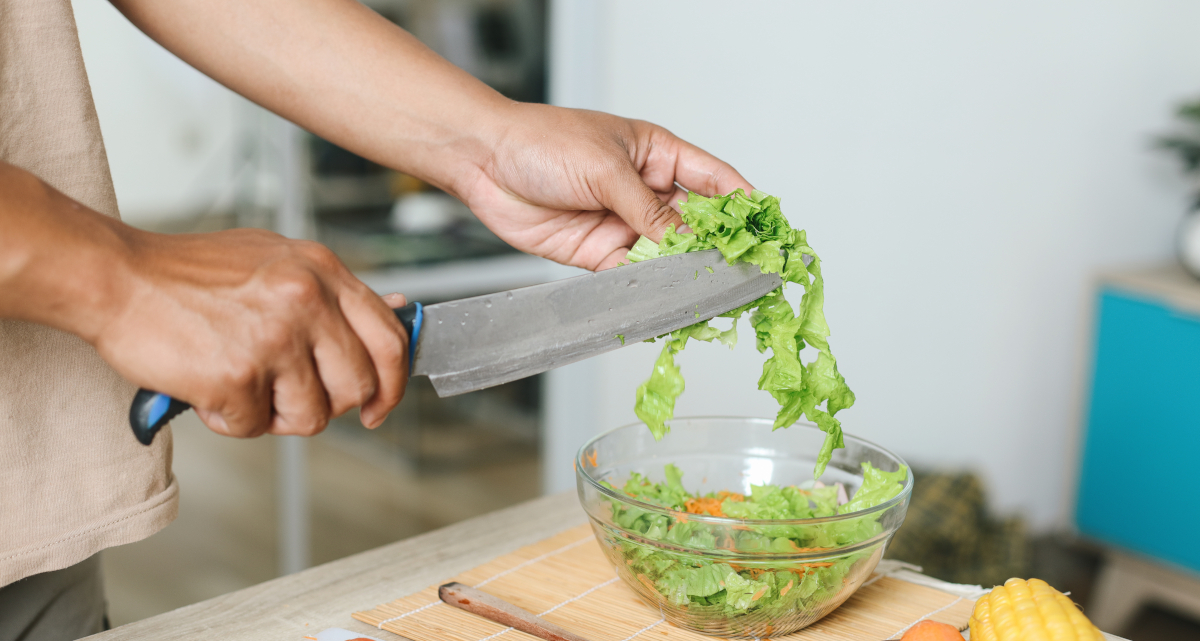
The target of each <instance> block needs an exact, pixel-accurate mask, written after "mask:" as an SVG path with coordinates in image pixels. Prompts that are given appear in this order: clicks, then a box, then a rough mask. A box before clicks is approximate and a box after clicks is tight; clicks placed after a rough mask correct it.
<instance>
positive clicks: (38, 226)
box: [0, 162, 132, 340]
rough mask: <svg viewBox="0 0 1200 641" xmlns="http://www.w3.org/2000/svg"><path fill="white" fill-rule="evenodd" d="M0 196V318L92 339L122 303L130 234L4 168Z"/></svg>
mask: <svg viewBox="0 0 1200 641" xmlns="http://www.w3.org/2000/svg"><path fill="white" fill-rule="evenodd" d="M0 196H2V197H0V318H13V319H19V320H27V321H32V322H35V323H41V324H43V325H50V326H51V327H56V328H58V329H61V330H64V331H68V332H71V333H74V334H77V335H79V336H82V337H83V338H84V339H85V340H92V339H94V338H95V336H96V335H97V334H98V333H99V332H100V331H101V329H102V328H103V325H104V323H106V322H107V321H108V319H109V318H110V316H111V314H112V312H113V310H114V308H115V307H116V306H117V305H118V304H119V303H118V301H119V299H120V298H121V297H122V296H123V295H124V285H123V282H122V279H121V277H120V271H121V265H122V264H124V261H125V258H126V256H127V255H128V243H127V240H128V234H129V233H130V232H131V231H132V229H131V228H129V227H126V226H125V225H123V224H122V223H121V222H120V221H118V220H116V219H113V218H109V217H107V216H104V215H102V214H100V213H97V212H95V211H92V210H90V209H88V208H87V207H84V206H83V205H80V204H79V203H77V202H75V201H73V200H71V199H70V198H67V197H66V196H64V195H62V194H61V193H59V192H57V191H55V190H54V189H52V188H51V187H50V186H48V185H47V184H45V183H44V182H42V181H41V180H39V179H38V178H37V177H36V176H34V175H33V174H30V173H29V172H27V171H25V170H23V169H20V168H17V167H14V166H13V165H10V164H7V163H4V162H0Z"/></svg>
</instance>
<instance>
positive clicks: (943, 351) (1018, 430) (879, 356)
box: [545, 0, 1200, 529]
mask: <svg viewBox="0 0 1200 641" xmlns="http://www.w3.org/2000/svg"><path fill="white" fill-rule="evenodd" d="M555 6H556V7H559V8H561V9H562V10H561V11H560V13H559V14H558V21H555V22H552V27H553V28H557V29H558V31H557V32H556V31H553V29H552V32H551V36H552V40H551V41H552V43H553V49H552V52H553V55H552V57H551V61H552V67H551V68H552V75H551V88H552V96H553V97H554V98H555V99H556V100H557V101H559V102H560V103H562V104H567V105H572V106H585V107H589V108H594V109H602V110H606V111H612V112H615V113H618V114H620V115H623V116H629V117H635V118H643V119H646V120H650V121H653V122H656V123H659V124H662V125H664V126H666V127H668V128H669V129H671V130H672V131H674V132H675V133H676V134H678V135H680V136H682V137H684V138H685V139H687V140H689V141H691V142H693V143H695V144H697V145H700V146H701V147H703V148H705V149H707V150H709V151H711V152H713V153H714V154H716V155H718V156H720V157H721V158H723V159H725V160H727V161H728V162H730V163H731V164H733V165H734V166H735V167H736V168H737V169H738V170H739V171H740V172H741V173H742V174H743V175H744V176H746V177H747V179H748V180H750V182H751V183H752V184H754V185H755V186H756V187H757V188H759V189H762V190H764V191H767V192H769V193H771V194H776V195H778V196H780V197H781V198H782V199H783V207H784V212H785V213H786V214H787V215H788V217H789V218H790V220H791V221H792V222H793V224H795V225H796V226H798V227H802V228H804V229H807V230H808V234H809V236H808V238H809V241H810V242H811V243H812V245H813V247H814V248H815V249H816V250H817V251H818V252H820V255H821V258H822V259H823V261H824V268H825V269H824V272H825V277H826V282H827V287H826V313H827V314H828V318H829V324H830V327H831V328H832V330H833V336H832V339H831V340H832V343H831V344H832V346H833V350H834V354H835V355H836V356H837V357H838V359H839V368H840V370H841V372H842V373H843V374H844V375H845V376H846V379H847V381H848V382H849V384H850V386H851V387H852V388H853V389H854V391H855V392H856V394H857V396H858V402H857V404H856V405H855V406H854V407H852V408H850V409H848V410H845V411H844V412H843V413H842V414H840V415H839V418H841V419H842V421H843V424H844V426H845V428H846V430H847V431H849V432H852V433H855V434H858V435H861V436H864V437H866V438H869V439H872V440H874V441H876V442H879V443H881V444H884V445H886V446H888V447H890V448H893V449H895V450H896V451H897V452H898V453H900V454H901V455H902V456H904V457H906V458H908V459H909V460H910V461H912V462H914V464H917V465H921V466H924V467H927V468H932V467H936V468H965V469H971V470H975V471H977V472H979V473H980V474H981V475H982V476H983V478H984V480H985V481H986V484H987V486H988V488H989V490H990V496H991V497H992V498H993V499H994V501H995V504H996V506H997V508H998V509H999V510H1001V511H1006V512H1021V513H1024V514H1026V515H1028V517H1029V518H1030V519H1031V521H1032V523H1033V524H1034V525H1035V526H1037V527H1039V528H1042V529H1045V528H1047V527H1050V526H1063V525H1065V524H1066V523H1067V522H1068V520H1069V517H1070V496H1071V492H1072V485H1073V478H1074V469H1075V465H1076V463H1075V461H1076V457H1077V451H1076V433H1077V428H1078V423H1079V420H1080V412H1079V407H1080V404H1081V393H1082V391H1083V390H1082V389H1081V388H1082V386H1081V381H1083V380H1084V375H1085V368H1086V365H1087V363H1086V362H1085V358H1086V357H1087V354H1088V349H1087V348H1088V346H1089V332H1090V319H1089V316H1088V311H1089V305H1090V300H1091V295H1092V294H1091V289H1090V286H1089V285H1090V283H1089V279H1090V276H1091V275H1092V274H1093V273H1094V272H1095V271H1096V270H1098V269H1101V268H1114V267H1120V266H1125V265H1130V264H1137V263H1145V262H1153V261H1161V260H1168V259H1169V258H1170V256H1171V254H1172V242H1173V232H1174V229H1175V226H1176V225H1177V223H1178V221H1179V219H1180V216H1181V214H1182V212H1183V211H1184V210H1185V209H1186V206H1187V202H1186V200H1187V197H1188V193H1187V188H1186V185H1185V184H1184V182H1183V180H1182V179H1181V178H1180V177H1178V175H1177V171H1176V168H1175V167H1174V166H1173V164H1171V162H1170V161H1169V159H1167V158H1163V157H1159V156H1160V155H1159V154H1158V152H1155V151H1153V150H1152V149H1151V147H1150V141H1151V137H1152V136H1153V135H1154V134H1156V133H1159V132H1161V131H1163V130H1164V129H1165V128H1168V127H1169V123H1170V121H1171V113H1172V109H1173V107H1174V106H1175V105H1176V104H1177V103H1179V102H1180V101H1181V100H1183V99H1184V98H1187V97H1190V96H1193V95H1195V94H1196V92H1197V90H1198V89H1200V41H1197V40H1196V38H1195V37H1194V32H1193V29H1192V28H1191V25H1194V24H1196V21H1197V20H1200V5H1196V4H1195V3H1189V2H1182V1H1169V0H1154V1H1151V2H1090V1H1083V0H1080V1H1069V2H1057V3H1051V4H1047V3H1044V2H1036V1H1034V0H1017V1H1014V2H1005V3H961V2H950V1H945V0H914V1H910V2H903V3H896V2H886V1H883V0H880V1H866V2H855V3H828V2H791V1H779V2H751V3H738V4H737V5H736V8H735V7H734V5H732V4H730V3H726V2H719V1H710V0H698V1H694V2H689V3H686V5H681V4H680V3H672V2H660V1H654V0H637V1H633V0H629V1H626V0H614V1H610V2H603V3H591V2H578V1H573V0H561V1H560V2H558V3H557V4H556V5H555ZM583 33H586V34H587V35H586V36H585V37H582V38H579V39H576V38H575V37H574V35H575V34H583ZM556 88H561V92H556ZM746 347H747V346H745V345H743V346H740V348H739V349H738V350H736V351H734V352H732V353H730V352H728V351H727V350H725V349H724V348H723V347H720V346H714V345H695V344H694V345H693V346H692V347H689V349H688V350H686V351H685V352H684V353H683V354H682V355H681V356H680V357H679V358H678V359H677V362H678V363H680V364H681V366H682V368H683V373H684V376H685V378H686V379H687V391H685V392H684V395H683V396H682V397H681V398H680V399H679V403H678V406H677V410H676V411H677V414H678V415H697V414H738V415H746V414H754V415H772V414H773V413H774V411H775V407H774V406H773V400H772V399H771V398H770V397H769V396H768V395H767V394H766V393H765V392H759V391H757V390H756V389H755V386H754V381H756V380H757V377H758V375H759V372H760V369H761V363H762V359H761V357H760V356H759V355H758V354H757V353H755V352H754V350H752V349H746ZM657 353H658V346H656V345H637V346H634V347H631V348H629V349H625V350H620V351H618V352H614V353H611V354H608V355H605V356H602V357H600V358H597V359H593V360H592V361H588V362H586V363H582V364H578V365H574V366H571V367H573V368H575V369H576V370H577V372H576V373H575V376H576V377H577V378H578V379H579V380H588V381H590V383H591V384H592V385H594V388H592V387H591V386H590V385H580V386H579V387H578V389H575V390H574V394H573V398H572V399H571V400H570V401H565V400H563V401H561V402H562V405H563V406H564V407H562V408H561V414H558V415H556V418H557V421H558V422H557V423H556V424H555V427H556V428H558V429H559V432H551V434H550V436H549V438H550V440H549V442H548V443H547V448H548V450H549V451H550V452H552V454H551V455H550V456H549V457H547V460H553V459H556V458H557V459H560V460H565V457H567V456H568V452H569V451H571V450H573V448H574V447H576V446H577V443H578V442H579V441H580V440H581V438H582V436H583V434H584V433H587V432H590V431H594V430H597V429H601V428H604V427H609V426H614V425H620V424H625V423H629V422H633V421H635V420H636V418H635V416H634V415H633V411H632V405H633V392H634V384H633V381H635V380H636V381H640V380H642V379H643V378H644V377H645V376H648V373H649V371H650V367H651V364H652V362H653V359H654V357H655V356H656V355H657ZM631 379H632V380H631ZM564 389H565V390H567V391H571V389H572V388H570V387H569V386H567V385H564ZM552 398H553V397H552ZM556 435H557V436H556ZM560 467H561V468H562V469H559V468H560ZM545 470H546V474H547V475H548V484H549V486H550V487H552V488H556V489H561V488H565V487H568V486H570V485H571V484H572V482H571V479H570V472H569V468H567V467H565V466H546V468H545Z"/></svg>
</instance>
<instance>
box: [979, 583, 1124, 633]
mask: <svg viewBox="0 0 1200 641" xmlns="http://www.w3.org/2000/svg"><path fill="white" fill-rule="evenodd" d="M969 624H970V626H971V641H1104V636H1103V635H1101V634H1100V630H1098V629H1097V628H1096V626H1094V625H1092V622H1091V621H1088V618H1087V617H1085V616H1083V612H1080V611H1079V608H1077V607H1075V604H1074V603H1072V602H1071V600H1070V599H1068V598H1067V597H1066V595H1064V594H1062V593H1061V592H1059V591H1058V590H1055V589H1054V588H1052V587H1050V585H1049V584H1047V583H1046V582H1045V581H1043V580H1041V579H1029V580H1028V581H1025V580H1023V579H1009V580H1007V581H1005V582H1004V585H1001V586H997V587H995V588H992V591H991V592H989V593H987V594H985V595H984V596H982V597H979V600H978V601H976V602H975V611H974V612H973V613H972V614H971V620H970V622H969Z"/></svg>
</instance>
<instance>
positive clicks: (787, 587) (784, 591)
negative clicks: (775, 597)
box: [779, 579, 795, 596]
mask: <svg viewBox="0 0 1200 641" xmlns="http://www.w3.org/2000/svg"><path fill="white" fill-rule="evenodd" d="M794 583H795V581H794V580H793V579H788V584H787V585H785V586H783V589H782V590H780V591H779V596H787V593H788V592H789V591H790V590H791V589H792V585H793V584H794Z"/></svg>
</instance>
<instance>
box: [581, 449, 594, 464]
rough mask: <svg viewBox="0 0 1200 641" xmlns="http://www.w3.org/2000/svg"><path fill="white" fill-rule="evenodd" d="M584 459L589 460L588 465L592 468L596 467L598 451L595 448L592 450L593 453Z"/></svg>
mask: <svg viewBox="0 0 1200 641" xmlns="http://www.w3.org/2000/svg"><path fill="white" fill-rule="evenodd" d="M584 458H586V459H587V462H588V465H591V466H592V467H596V449H595V448H592V451H591V452H589V453H588V454H587V456H585V457H584Z"/></svg>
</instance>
